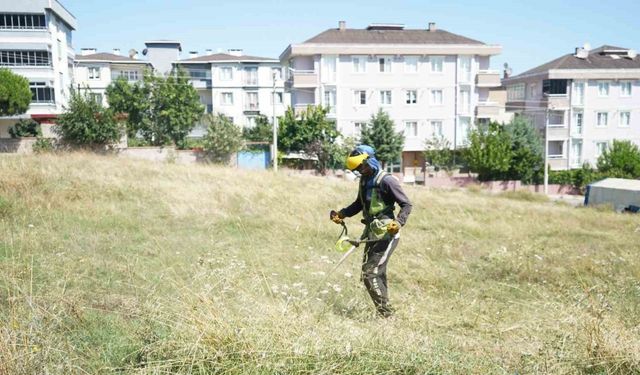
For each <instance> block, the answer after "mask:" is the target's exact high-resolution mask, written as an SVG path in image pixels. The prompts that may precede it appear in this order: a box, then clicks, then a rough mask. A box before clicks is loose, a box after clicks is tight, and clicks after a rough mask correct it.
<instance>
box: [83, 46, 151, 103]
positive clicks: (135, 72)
mask: <svg viewBox="0 0 640 375" xmlns="http://www.w3.org/2000/svg"><path fill="white" fill-rule="evenodd" d="M146 70H149V71H151V70H153V67H152V66H151V64H150V63H149V62H148V61H141V60H138V59H137V53H135V51H134V50H132V51H131V52H130V54H129V56H121V55H120V51H119V50H118V49H114V51H113V53H104V52H102V53H97V51H96V50H95V49H94V48H83V49H81V53H80V55H77V56H76V60H75V64H74V82H73V84H74V88H76V89H78V90H80V91H84V90H87V91H89V95H91V96H92V97H93V98H94V99H95V100H96V101H98V102H100V103H102V105H104V106H108V102H107V96H106V94H105V90H106V89H107V86H109V85H110V84H111V82H112V81H114V80H116V79H118V78H120V77H122V78H124V79H126V80H127V81H128V82H131V83H134V82H137V81H138V80H141V79H142V77H143V75H144V73H145V71H146Z"/></svg>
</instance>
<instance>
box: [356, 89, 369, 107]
mask: <svg viewBox="0 0 640 375" xmlns="http://www.w3.org/2000/svg"><path fill="white" fill-rule="evenodd" d="M353 94H354V95H353V103H354V104H355V105H366V104H367V91H366V90H356V91H354V92H353Z"/></svg>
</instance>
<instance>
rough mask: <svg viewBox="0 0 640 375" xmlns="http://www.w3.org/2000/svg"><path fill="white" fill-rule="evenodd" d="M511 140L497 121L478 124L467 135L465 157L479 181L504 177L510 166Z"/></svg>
mask: <svg viewBox="0 0 640 375" xmlns="http://www.w3.org/2000/svg"><path fill="white" fill-rule="evenodd" d="M511 154H512V153H511V140H510V138H509V136H508V135H507V133H506V132H505V131H504V130H503V129H502V126H501V125H500V124H498V123H495V122H492V123H490V124H489V125H488V126H487V127H482V126H478V127H477V128H476V129H474V130H472V131H471V133H470V135H469V147H468V148H467V149H466V150H465V158H466V160H467V163H468V164H469V169H470V170H471V171H472V172H476V173H478V179H479V180H481V181H489V180H500V179H504V178H505V177H506V176H507V174H508V172H509V169H510V168H511Z"/></svg>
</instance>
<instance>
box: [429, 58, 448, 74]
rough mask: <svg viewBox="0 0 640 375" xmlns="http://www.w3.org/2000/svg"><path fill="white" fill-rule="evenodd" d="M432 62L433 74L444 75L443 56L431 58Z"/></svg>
mask: <svg viewBox="0 0 640 375" xmlns="http://www.w3.org/2000/svg"><path fill="white" fill-rule="evenodd" d="M429 61H431V72H432V73H442V69H443V66H444V57H442V56H431V57H430V58H429Z"/></svg>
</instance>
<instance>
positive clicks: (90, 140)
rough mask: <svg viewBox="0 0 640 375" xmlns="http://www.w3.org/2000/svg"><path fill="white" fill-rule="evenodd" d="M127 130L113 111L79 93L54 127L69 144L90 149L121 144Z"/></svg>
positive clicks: (74, 94)
mask: <svg viewBox="0 0 640 375" xmlns="http://www.w3.org/2000/svg"><path fill="white" fill-rule="evenodd" d="M123 130H124V129H123V127H122V125H121V124H120V123H119V122H118V120H117V119H116V116H115V114H114V112H113V110H112V109H110V108H104V107H103V106H102V104H100V103H98V102H96V101H95V100H93V99H92V98H91V97H89V95H88V94H86V93H84V94H82V93H80V92H78V91H76V90H71V99H70V100H69V105H68V107H66V108H65V111H64V113H62V114H61V115H60V116H58V119H57V125H56V126H55V127H54V131H55V132H56V133H57V134H58V135H60V136H61V137H62V139H63V140H64V141H65V142H67V143H70V144H73V145H82V146H90V147H91V146H98V145H109V144H113V143H116V142H118V141H119V140H120V138H121V136H122V133H123Z"/></svg>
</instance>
